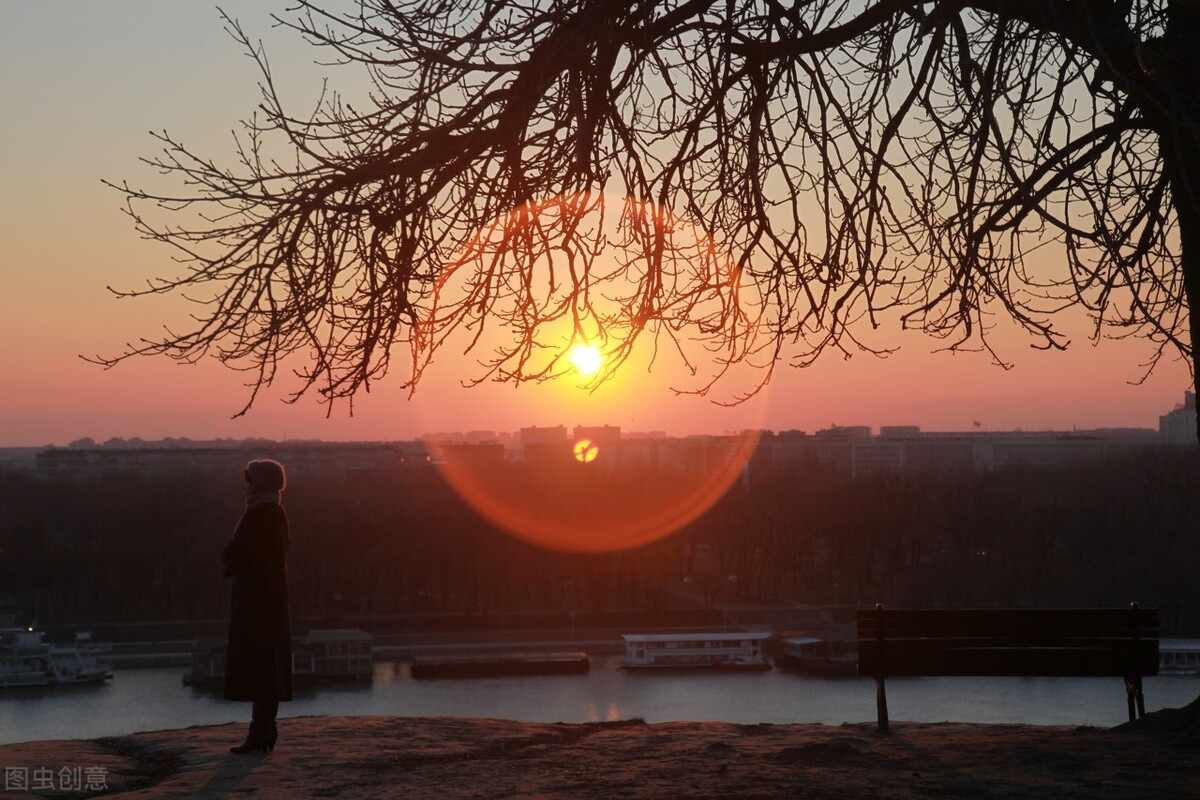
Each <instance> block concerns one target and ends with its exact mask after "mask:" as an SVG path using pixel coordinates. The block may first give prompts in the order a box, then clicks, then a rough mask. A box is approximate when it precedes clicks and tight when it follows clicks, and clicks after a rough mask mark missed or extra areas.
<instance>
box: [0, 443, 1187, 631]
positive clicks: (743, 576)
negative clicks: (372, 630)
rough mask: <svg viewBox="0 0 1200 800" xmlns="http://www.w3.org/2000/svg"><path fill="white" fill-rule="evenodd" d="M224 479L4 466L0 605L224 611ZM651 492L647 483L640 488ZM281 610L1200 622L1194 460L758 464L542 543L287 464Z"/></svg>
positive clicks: (130, 613) (1176, 627)
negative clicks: (1052, 611)
mask: <svg viewBox="0 0 1200 800" xmlns="http://www.w3.org/2000/svg"><path fill="white" fill-rule="evenodd" d="M239 482H240V477H239V476H237V475H234V476H230V475H228V474H226V473H224V472H216V471H204V470H195V471H187V472H184V471H179V472H161V473H157V474H137V473H123V472H119V471H112V472H99V473H96V474H91V475H84V476H78V477H72V478H64V477H55V478H53V479H51V478H45V477H39V476H37V475H33V474H29V473H24V472H18V471H0V600H3V601H5V602H6V603H8V604H10V605H12V606H13V607H15V608H17V609H20V610H22V611H25V612H27V613H28V614H30V615H32V616H34V617H36V618H38V619H39V621H40V622H42V623H43V624H51V623H58V624H65V623H72V622H99V621H107V622H114V621H135V620H162V619H209V618H217V617H220V616H222V615H224V614H225V613H226V610H227V606H226V604H227V602H228V599H227V596H228V587H227V585H226V584H225V583H224V582H223V580H222V577H221V568H220V563H219V554H220V551H221V548H222V547H223V546H224V545H225V543H226V542H227V541H228V538H229V536H230V535H231V533H232V530H233V525H234V524H235V522H236V520H237V518H238V515H239V513H240V511H241V499H240V497H239V490H240V485H239ZM646 485H647V486H648V487H652V485H653V484H652V482H647V483H646ZM285 503H286V506H287V508H288V511H289V513H290V515H291V517H292V522H293V548H292V556H291V561H290V569H291V579H292V590H293V605H294V612H295V613H296V614H297V615H305V616H310V617H334V616H348V615H354V616H359V615H384V614H404V613H449V614H481V613H492V612H510V611H555V612H568V611H574V612H580V613H583V614H588V613H591V612H598V611H615V610H622V611H629V610H632V611H639V610H644V611H657V610H662V609H670V608H684V607H689V606H691V607H696V606H698V605H700V604H704V605H711V604H715V605H718V606H719V605H721V603H723V602H727V601H731V600H737V601H739V602H746V603H754V602H774V601H778V600H784V599H789V600H797V601H801V602H806V603H815V604H837V605H854V604H862V603H875V602H884V603H889V604H900V605H919V606H990V605H1000V606H1055V605H1064V606H1090V605H1123V604H1125V603H1127V602H1129V601H1131V600H1137V601H1139V602H1140V603H1142V604H1143V605H1144V606H1155V607H1157V608H1159V609H1161V610H1162V612H1163V620H1164V626H1165V628H1166V629H1167V632H1168V633H1175V634H1176V635H1185V634H1192V635H1195V634H1197V633H1200V581H1198V580H1197V576H1196V575H1195V574H1194V571H1193V570H1192V569H1191V568H1190V567H1191V565H1194V564H1195V563H1197V556H1198V555H1200V533H1198V530H1200V527H1198V523H1200V458H1198V457H1197V456H1196V455H1195V454H1193V453H1191V452H1187V451H1183V450H1167V449H1156V450H1153V451H1147V452H1145V453H1142V454H1135V455H1130V456H1128V457H1123V458H1120V459H1110V460H1107V461H1103V462H1093V463H1087V464H1079V465H1075V466H1071V467H1065V468H1034V467H1029V468H1014V469H1006V470H997V471H991V472H986V473H941V474H933V473H918V472H894V473H887V474H879V475H875V476H868V477H859V478H852V477H850V476H847V475H844V474H841V473H838V472H836V471H832V470H830V469H827V468H822V467H820V466H818V465H815V464H794V463H793V464H788V465H779V466H773V465H771V464H769V463H757V462H756V463H754V464H752V466H751V469H750V471H749V475H748V479H747V480H745V481H743V482H740V483H738V484H736V485H735V486H734V487H733V488H732V489H730V490H729V491H728V492H727V493H726V495H725V496H724V497H723V498H722V499H721V500H720V501H719V502H718V503H717V504H716V505H715V506H714V507H713V508H712V509H711V510H710V511H709V512H708V513H707V514H705V515H703V516H702V517H701V518H700V519H698V520H697V521H695V522H694V523H692V524H690V525H689V526H687V527H686V528H685V529H683V530H681V531H679V532H678V533H676V534H674V535H672V536H669V537H667V538H666V539H664V540H662V541H659V542H657V543H654V544H652V545H648V546H645V547H641V548H638V549H634V550H627V551H621V552H616V553H610V554H600V555H588V554H578V553H563V552H555V551H550V550H545V549H542V548H539V547H536V546H534V545H531V544H527V543H525V542H522V541H521V540H519V539H515V538H513V537H511V536H508V535H506V534H505V533H503V532H500V531H498V530H497V529H495V528H494V527H493V526H492V525H491V524H490V523H488V522H487V521H486V520H484V519H482V518H481V517H479V516H478V515H476V514H475V513H474V512H473V511H472V510H471V509H470V508H469V507H468V506H466V505H465V504H464V503H463V502H462V501H461V500H460V499H459V498H458V497H457V496H456V495H455V494H454V492H453V491H452V490H451V489H450V487H448V486H447V485H446V483H445V482H444V481H443V480H442V478H441V476H440V474H439V473H438V472H437V470H436V469H435V468H433V467H417V468H404V469H398V470H388V471H351V472H336V473H334V472H331V473H330V474H328V475H322V474H305V475H299V474H296V475H293V476H292V478H291V482H290V485H289V490H288V492H287V493H286V499H285Z"/></svg>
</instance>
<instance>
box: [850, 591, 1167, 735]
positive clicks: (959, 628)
mask: <svg viewBox="0 0 1200 800" xmlns="http://www.w3.org/2000/svg"><path fill="white" fill-rule="evenodd" d="M858 674H859V675H864V676H866V675H869V676H871V677H872V678H874V679H875V697H876V706H877V708H878V714H879V730H880V732H881V733H886V732H887V730H888V710H887V693H886V691H885V688H884V679H885V678H889V677H900V676H957V675H963V676H967V675H971V676H974V675H979V676H993V675H995V676H1009V675H1011V676H1029V677H1032V676H1046V677H1120V678H1124V679H1125V696H1126V702H1127V704H1128V707H1129V718H1130V719H1131V720H1132V719H1136V718H1137V717H1138V716H1139V715H1142V714H1145V713H1146V706H1145V700H1144V698H1143V697H1142V678H1143V677H1144V676H1148V675H1157V674H1158V611H1157V610H1156V609H1149V608H1139V607H1138V605H1137V603H1133V604H1131V605H1130V607H1129V608H1086V609H961V610H953V609H885V608H883V606H878V605H877V606H875V608H874V609H871V610H866V609H864V610H860V611H859V612H858Z"/></svg>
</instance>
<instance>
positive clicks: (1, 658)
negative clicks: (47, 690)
mask: <svg viewBox="0 0 1200 800" xmlns="http://www.w3.org/2000/svg"><path fill="white" fill-rule="evenodd" d="M108 651H109V645H107V644H103V643H99V642H95V641H93V640H92V638H91V635H90V634H87V633H80V634H77V635H76V637H75V643H74V644H54V643H51V642H47V641H45V638H44V634H43V632H42V631H35V630H34V629H33V628H6V629H3V630H0V688H6V689H8V688H16V687H29V686H56V685H65V684H72V683H101V682H103V681H105V680H107V679H108V678H111V677H112V669H111V667H110V666H109V664H108V662H107V660H106V658H105V656H106V654H107V653H108Z"/></svg>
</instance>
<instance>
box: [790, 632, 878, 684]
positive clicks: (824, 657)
mask: <svg viewBox="0 0 1200 800" xmlns="http://www.w3.org/2000/svg"><path fill="white" fill-rule="evenodd" d="M777 659H778V661H779V663H780V664H781V665H783V666H787V667H792V668H794V669H797V670H800V671H801V672H809V673H812V674H814V675H857V674H858V643H857V642H856V641H854V640H836V639H822V638H819V637H816V636H785V637H783V639H782V640H781V641H780V644H779V649H778V651H777Z"/></svg>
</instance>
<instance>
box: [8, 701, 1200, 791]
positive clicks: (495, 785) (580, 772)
mask: <svg viewBox="0 0 1200 800" xmlns="http://www.w3.org/2000/svg"><path fill="white" fill-rule="evenodd" d="M244 729H245V726H244V725H241V724H238V725H233V724H229V725H214V726H207V727H196V728H184V729H180V730H168V731H154V732H145V733H134V734H130V735H128V736H120V737H110V738H105V739H95V740H61V741H49V742H24V743H20V744H10V745H4V746H0V766H3V767H4V768H5V771H4V775H5V779H9V778H11V777H12V776H13V775H14V774H16V775H18V776H19V775H21V774H24V775H26V776H27V778H28V781H29V783H28V784H27V785H28V786H29V788H28V789H23V790H22V789H15V790H14V788H13V786H12V785H11V783H10V785H9V787H8V791H7V792H6V793H3V794H0V797H4V798H29V797H87V796H101V795H105V794H106V795H108V796H116V797H123V798H170V797H181V798H182V797H195V798H224V797H230V796H234V795H243V794H245V795H253V796H255V797H262V798H287V799H288V800H291V798H295V797H301V796H303V797H342V798H383V797H395V798H437V799H438V800H458V799H459V798H462V799H463V800H466V799H467V798H533V797H545V798H572V799H573V800H576V799H578V800H602V799H604V800H607V798H612V797H625V798H713V799H715V798H732V797H736V798H763V799H765V798H794V797H804V798H806V800H824V799H826V798H829V799H832V798H857V797H872V798H897V799H900V798H903V799H904V800H918V799H923V798H968V797H969V798H971V799H972V800H984V799H986V798H1024V797H1054V798H1055V800H1075V799H1078V800H1118V799H1119V800H1125V798H1146V797H1155V798H1164V800H1165V799H1173V798H1179V799H1180V800H1183V798H1197V797H1200V747H1198V746H1197V745H1196V744H1195V743H1182V744H1181V743H1172V742H1171V741H1170V740H1169V739H1168V738H1166V737H1162V736H1156V735H1154V734H1153V732H1152V731H1147V730H1141V731H1138V732H1134V731H1129V730H1125V729H1122V728H1117V729H1108V730H1105V729H1098V728H1074V727H1040V726H1027V725H968V724H959V723H938V724H926V723H893V730H892V733H891V734H889V735H880V734H878V733H876V731H875V727H874V725H873V724H856V725H842V726H825V725H732V724H728V723H706V722H669V723H660V724H653V725H651V724H645V723H642V722H640V721H638V720H626V721H620V722H608V723H593V724H542V723H524V722H511V721H503V720H491V719H463V718H452V717H425V718H408V717H297V718H289V719H283V720H281V721H280V734H279V744H278V747H277V749H276V751H275V752H273V753H270V754H267V755H263V756H234V755H231V754H230V753H229V752H228V749H227V748H228V747H229V745H230V744H235V743H237V742H238V741H240V739H241V737H242V736H243V735H244ZM14 770H15V772H14ZM38 770H42V772H38ZM64 770H65V772H64ZM22 771H24V772H23V773H22ZM76 775H79V776H80V782H79V784H78V786H79V787H80V788H78V789H77V788H74V786H75V784H74V783H72V784H71V785H70V786H68V785H66V784H64V783H63V781H64V780H67V781H74V780H75V776H76ZM39 776H40V777H41V778H42V784H41V787H42V788H40V789H36V788H34V787H35V786H36V784H35V783H34V779H35V778H37V777H39ZM89 778H90V779H91V781H92V785H93V787H95V786H96V784H97V783H99V781H100V779H103V783H104V785H105V786H106V789H105V790H104V791H97V790H94V789H87V788H86V782H87V780H88V779H89Z"/></svg>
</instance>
